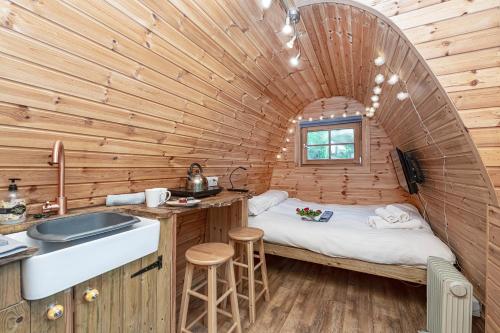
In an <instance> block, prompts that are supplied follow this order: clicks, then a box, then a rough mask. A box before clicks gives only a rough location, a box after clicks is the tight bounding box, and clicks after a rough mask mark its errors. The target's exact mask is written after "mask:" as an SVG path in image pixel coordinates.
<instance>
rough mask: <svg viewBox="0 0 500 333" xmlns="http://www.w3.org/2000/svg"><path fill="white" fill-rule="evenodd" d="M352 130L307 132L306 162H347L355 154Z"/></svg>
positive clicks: (353, 132) (312, 130) (354, 134)
mask: <svg viewBox="0 0 500 333" xmlns="http://www.w3.org/2000/svg"><path fill="white" fill-rule="evenodd" d="M355 136H356V133H355V130H354V128H338V129H324V130H323V129H321V130H314V129H311V130H308V131H307V132H306V151H307V160H348V159H351V160H352V159H354V158H355V156H356V154H355Z"/></svg>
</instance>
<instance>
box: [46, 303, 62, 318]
mask: <svg viewBox="0 0 500 333" xmlns="http://www.w3.org/2000/svg"><path fill="white" fill-rule="evenodd" d="M63 314H64V306H62V305H61V304H51V305H49V309H48V310H47V319H48V320H57V319H59V318H61V317H62V316H63Z"/></svg>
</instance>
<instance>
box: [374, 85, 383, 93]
mask: <svg viewBox="0 0 500 333" xmlns="http://www.w3.org/2000/svg"><path fill="white" fill-rule="evenodd" d="M373 93H374V94H375V95H380V94H381V93H382V88H380V86H375V87H373Z"/></svg>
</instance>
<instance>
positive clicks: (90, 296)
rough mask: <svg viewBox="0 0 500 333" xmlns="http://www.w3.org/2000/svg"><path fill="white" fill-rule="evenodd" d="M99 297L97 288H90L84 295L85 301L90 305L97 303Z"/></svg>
mask: <svg viewBox="0 0 500 333" xmlns="http://www.w3.org/2000/svg"><path fill="white" fill-rule="evenodd" d="M97 296H99V290H97V289H95V288H93V289H92V288H88V289H87V290H86V291H85V293H83V299H84V300H86V301H87V302H88V303H91V302H93V301H95V300H96V299H97Z"/></svg>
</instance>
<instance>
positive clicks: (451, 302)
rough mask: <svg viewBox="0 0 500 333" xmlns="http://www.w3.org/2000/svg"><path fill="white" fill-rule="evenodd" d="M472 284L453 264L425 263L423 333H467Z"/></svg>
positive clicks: (470, 324) (431, 260)
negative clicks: (425, 322) (424, 324)
mask: <svg viewBox="0 0 500 333" xmlns="http://www.w3.org/2000/svg"><path fill="white" fill-rule="evenodd" d="M471 330H472V285H471V284H470V282H469V281H467V279H466V278H465V277H464V276H463V275H462V274H461V273H460V272H459V271H458V270H457V269H456V268H455V267H453V265H452V264H451V263H449V262H447V261H445V260H443V259H441V258H437V257H429V259H428V260H427V331H428V332H429V333H470V332H471Z"/></svg>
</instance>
